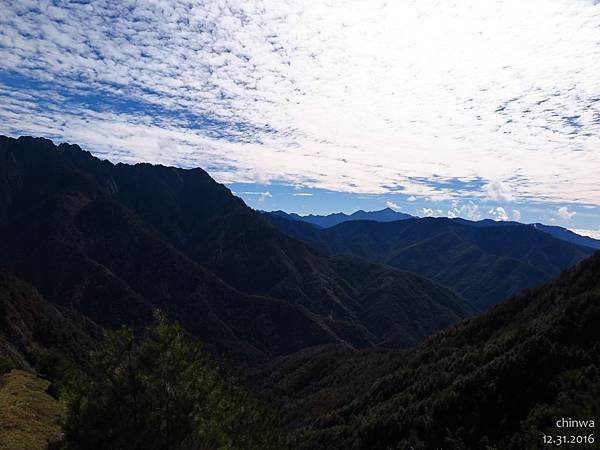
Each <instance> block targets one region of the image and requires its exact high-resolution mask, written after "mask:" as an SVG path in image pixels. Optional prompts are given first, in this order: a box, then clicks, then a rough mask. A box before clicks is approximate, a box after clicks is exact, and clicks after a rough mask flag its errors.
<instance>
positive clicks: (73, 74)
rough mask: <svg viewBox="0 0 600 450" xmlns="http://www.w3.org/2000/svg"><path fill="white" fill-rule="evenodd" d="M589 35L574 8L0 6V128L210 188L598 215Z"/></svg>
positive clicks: (543, 4)
mask: <svg viewBox="0 0 600 450" xmlns="http://www.w3.org/2000/svg"><path fill="white" fill-rule="evenodd" d="M159 4H160V2H159ZM31 5H34V6H35V7H30V6H31ZM532 18H535V20H534V19H532ZM599 26H600V4H599V3H598V2H595V1H592V0H578V1H572V0H556V1H554V0H532V1H527V2H523V1H522V0H505V1H502V2H493V3H490V2H481V1H476V0H465V1H464V2H458V3H456V2H437V1H435V0H421V1H414V0H408V1H405V2H388V1H385V0H374V1H372V2H349V1H344V0H340V1H339V2H330V1H327V0H315V1H314V2H310V5H308V4H307V3H306V2H301V1H294V0H291V1H288V2H277V1H275V0H264V1H258V0H255V1H254V0H250V1H246V2H240V1H239V0H223V1H219V2H216V1H213V2H211V1H208V2H200V3H196V4H194V3H190V2H188V1H184V0H173V1H172V2H169V4H168V7H159V6H158V5H157V4H155V3H152V2H137V3H133V4H131V5H130V4H129V3H127V4H125V3H119V2H117V3H115V2H110V1H108V0H97V1H94V2H89V3H88V2H66V1H63V2H61V1H58V2H50V1H46V0H42V1H39V2H29V1H24V0H23V1H17V2H4V3H3V4H2V15H1V16H0V70H2V71H3V73H9V72H10V73H11V74H16V75H18V76H22V77H25V79H26V80H29V82H30V83H31V84H32V85H33V86H36V87H39V88H40V89H31V87H30V86H28V85H27V83H25V84H24V87H23V88H15V87H11V86H18V85H19V83H12V84H11V83H9V82H6V83H4V84H3V83H2V82H0V132H2V133H6V134H10V135H16V134H24V133H29V134H39V135H44V136H47V137H52V138H56V139H59V140H65V139H66V140H70V141H75V142H79V143H82V144H84V145H85V146H86V147H87V148H88V149H89V150H92V151H95V152H96V153H101V154H103V155H104V156H105V157H109V158H110V159H112V160H117V161H118V160H123V161H137V160H143V161H151V162H157V163H171V164H178V165H184V166H191V165H202V166H204V167H207V168H210V171H211V174H214V175H216V177H217V178H218V179H219V180H220V181H224V182H231V181H240V182H252V181H254V182H256V181H261V182H262V181H269V180H274V179H277V180H285V181H286V182H289V183H296V182H297V183H300V184H304V183H310V185H311V186H314V187H321V188H325V189H334V190H344V191H354V192H371V193H383V192H387V191H388V190H389V186H396V185H402V186H404V187H405V188H407V189H408V192H411V193H414V195H415V196H419V197H429V198H431V199H437V200H442V199H451V198H454V197H456V196H458V195H459V194H461V193H460V192H457V189H458V188H452V187H450V188H447V189H446V190H445V191H442V192H440V190H439V189H438V188H436V187H435V186H434V185H433V184H432V182H431V181H432V180H435V181H436V182H437V181H441V182H444V181H449V180H454V179H471V180H474V179H477V180H481V181H482V182H483V183H487V185H486V189H485V190H484V191H483V192H480V195H482V196H484V195H485V196H488V198H490V199H492V200H493V201H497V202H500V201H511V200H513V199H516V198H518V199H519V200H520V201H521V200H525V199H535V200H537V201H555V202H562V203H587V204H591V205H599V204H600V200H599V199H600V187H599V186H598V183H597V174H598V171H599V169H600V152H598V151H597V149H598V148H599V146H600V120H598V113H599V104H600V103H599V102H598V100H597V98H598V92H600V77H598V76H597V74H598V73H599V72H600V57H599V55H600V50H599V49H600V44H599V42H598V39H597V34H598V29H599ZM573 36H576V38H573ZM382 49H385V51H382ZM2 79H4V78H2ZM465 80H468V82H465ZM93 96H100V97H101V101H100V102H99V104H94V101H93V100H89V99H88V100H86V98H88V97H90V98H91V97H93ZM102 97H106V98H107V99H108V100H110V101H102V100H104V99H103V98H102ZM73 99H75V100H73ZM69 101H70V102H71V103H69ZM128 102H130V103H132V104H133V106H132V107H128V108H124V107H123V106H122V104H125V103H128ZM138 104H139V105H140V106H139V107H137V105H138ZM119 105H121V106H119ZM188 116H189V117H191V118H190V119H187V118H186V117H188ZM340 155H343V157H341V156H340ZM565 174H568V176H567V175H565ZM497 180H504V181H497ZM506 180H510V189H508V190H507V189H505V187H506V186H504V185H503V184H502V183H504V184H506ZM557 180H558V181H557ZM574 180H576V183H575V182H573V181H574ZM498 183H500V184H498ZM473 189H476V188H473Z"/></svg>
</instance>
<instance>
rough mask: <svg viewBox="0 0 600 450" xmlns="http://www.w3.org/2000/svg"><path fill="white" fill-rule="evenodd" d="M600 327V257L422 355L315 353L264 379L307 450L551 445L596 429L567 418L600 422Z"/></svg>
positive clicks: (439, 339) (454, 331)
mask: <svg viewBox="0 0 600 450" xmlns="http://www.w3.org/2000/svg"><path fill="white" fill-rule="evenodd" d="M599 325H600V252H598V253H596V254H595V255H594V256H592V257H591V258H589V259H587V260H585V261H583V262H581V263H580V264H578V265H577V266H575V267H573V268H571V269H569V270H567V271H566V272H564V273H563V274H562V275H561V276H560V277H559V278H558V279H556V280H555V281H552V282H550V283H548V284H545V285H543V286H540V287H539V288H536V289H533V290H530V291H526V292H524V293H522V294H520V295H517V296H515V297H514V298H512V299H511V300H509V301H508V302H506V303H504V304H502V305H499V306H496V307H495V308H493V309H491V310H490V311H489V312H488V313H486V314H484V315H482V316H480V317H477V318H474V319H471V320H468V321H465V322H462V323H460V324H458V325H456V326H453V327H451V328H450V329H448V330H446V331H443V332H441V333H439V334H437V335H436V336H434V337H432V338H430V339H428V340H427V341H426V342H424V343H423V344H421V345H420V346H419V347H417V348H416V349H414V350H412V351H410V352H398V351H384V350H365V351H362V352H357V351H353V350H350V349H347V348H341V347H336V346H329V347H321V348H313V349H308V350H305V351H303V352H300V353H297V354H295V355H291V356H289V357H286V358H283V359H281V360H280V361H279V363H278V364H275V365H274V366H273V367H271V368H270V369H269V374H270V376H269V377H267V378H262V381H261V382H262V387H263V389H265V390H266V391H267V392H269V393H270V395H271V396H272V398H274V399H277V401H279V402H280V403H281V404H282V408H283V418H282V422H283V423H284V424H286V425H287V426H288V427H289V428H290V429H292V430H294V438H293V442H294V445H293V446H294V447H296V448H307V449H308V448H310V449H319V448H344V449H348V448H356V449H358V448H365V449H366V448H368V449H393V448H398V449H401V448H410V447H411V446H412V447H413V448H486V447H487V446H489V448H503V449H523V448H532V449H535V448H540V449H541V448H546V447H544V444H543V440H542V434H543V433H547V434H552V435H557V434H568V435H571V434H574V435H588V434H590V433H593V431H594V430H593V429H568V430H561V429H557V428H556V426H555V422H556V420H557V419H560V418H561V417H565V418H577V419H581V420H597V418H598V414H600V401H599V398H600V395H599V394H600V373H599V367H600V335H598V333H597V329H598V326H599ZM262 375H263V377H264V373H263V374H262ZM596 426H597V425H596ZM581 447H586V448H596V447H594V446H583V445H582V446H581Z"/></svg>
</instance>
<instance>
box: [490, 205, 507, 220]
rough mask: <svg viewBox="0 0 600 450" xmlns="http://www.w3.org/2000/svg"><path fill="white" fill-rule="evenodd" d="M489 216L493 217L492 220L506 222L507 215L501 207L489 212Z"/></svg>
mask: <svg viewBox="0 0 600 450" xmlns="http://www.w3.org/2000/svg"><path fill="white" fill-rule="evenodd" d="M490 214H492V216H493V217H494V220H497V221H500V222H505V221H507V220H508V214H507V213H506V210H505V209H504V208H503V207H502V206H497V207H496V208H495V209H492V210H490Z"/></svg>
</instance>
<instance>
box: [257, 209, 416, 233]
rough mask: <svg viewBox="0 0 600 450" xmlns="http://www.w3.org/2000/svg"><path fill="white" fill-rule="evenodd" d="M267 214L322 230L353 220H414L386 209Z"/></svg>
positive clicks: (409, 216)
mask: <svg viewBox="0 0 600 450" xmlns="http://www.w3.org/2000/svg"><path fill="white" fill-rule="evenodd" d="M261 212H264V211H261ZM266 214H270V215H273V216H276V217H282V218H284V219H288V220H295V221H301V222H307V223H310V224H313V225H316V226H318V227H320V228H329V227H333V226H335V225H338V224H340V223H343V222H349V221H353V220H374V221H376V222H393V221H395V220H405V219H412V218H413V216H411V215H410V214H405V213H401V212H398V211H394V210H393V209H391V208H385V209H382V210H379V211H363V210H359V211H356V212H353V213H352V214H344V213H334V214H328V215H325V216H320V215H314V214H309V215H306V216H301V215H299V214H296V213H286V212H285V211H271V212H267V213H266Z"/></svg>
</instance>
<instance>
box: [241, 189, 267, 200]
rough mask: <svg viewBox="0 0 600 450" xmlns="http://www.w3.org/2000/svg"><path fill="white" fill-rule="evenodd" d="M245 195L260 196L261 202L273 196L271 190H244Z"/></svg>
mask: <svg viewBox="0 0 600 450" xmlns="http://www.w3.org/2000/svg"><path fill="white" fill-rule="evenodd" d="M243 194H244V195H251V196H256V197H258V201H259V202H261V203H262V202H264V201H265V199H267V198H271V197H273V195H272V194H271V193H270V192H269V191H265V192H243Z"/></svg>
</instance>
